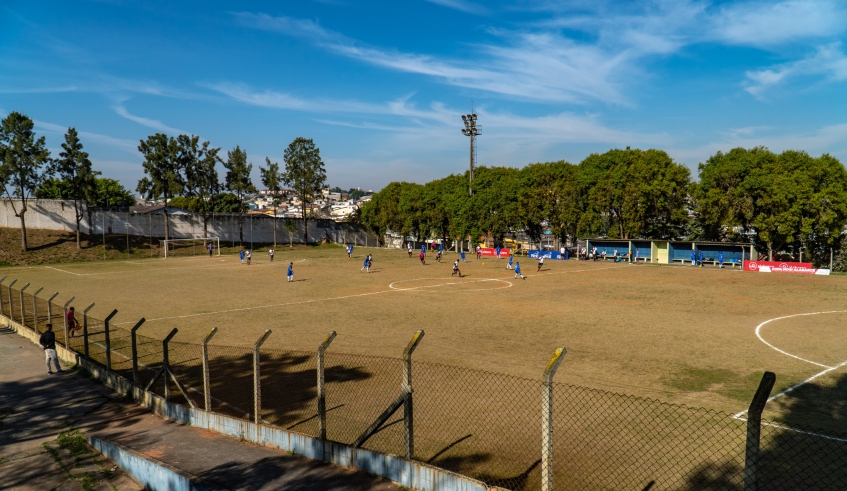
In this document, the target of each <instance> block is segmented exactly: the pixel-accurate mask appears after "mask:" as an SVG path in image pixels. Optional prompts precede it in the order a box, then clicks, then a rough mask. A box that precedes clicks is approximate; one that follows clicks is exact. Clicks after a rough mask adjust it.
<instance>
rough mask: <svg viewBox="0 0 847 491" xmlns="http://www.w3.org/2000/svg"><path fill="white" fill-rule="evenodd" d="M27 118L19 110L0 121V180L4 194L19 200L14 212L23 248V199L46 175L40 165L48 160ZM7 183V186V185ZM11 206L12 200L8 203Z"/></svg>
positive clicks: (42, 165) (48, 156) (27, 197)
mask: <svg viewBox="0 0 847 491" xmlns="http://www.w3.org/2000/svg"><path fill="white" fill-rule="evenodd" d="M34 126H35V125H34V124H33V122H32V120H31V119H29V118H28V117H27V116H25V115H23V114H21V113H19V112H11V113H9V115H7V116H6V117H5V118H3V121H2V122H1V123H0V156H1V157H2V162H0V181H2V183H3V190H4V192H5V194H6V196H8V197H10V198H11V197H13V196H14V197H16V198H19V199H20V200H21V208H20V210H15V215H16V216H18V217H19V218H20V220H21V248H22V250H24V251H26V250H27V242H26V220H25V218H24V214H25V213H26V211H27V200H28V199H29V198H30V197H31V196H32V195H33V193H34V192H35V190H36V189H38V187H39V185H40V184H41V182H42V181H43V180H44V178H45V177H46V175H45V174H46V173H45V172H43V170H44V169H43V168H44V166H45V165H46V164H47V163H48V162H49V160H50V151H49V150H47V146H46V145H45V143H44V137H43V136H42V137H41V138H38V139H36V138H35V131H34V129H33V128H34ZM9 187H11V190H10V189H9ZM12 206H13V208H14V206H15V205H14V203H12Z"/></svg>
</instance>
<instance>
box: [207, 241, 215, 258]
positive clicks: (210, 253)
mask: <svg viewBox="0 0 847 491" xmlns="http://www.w3.org/2000/svg"><path fill="white" fill-rule="evenodd" d="M206 249H209V257H212V250H213V249H214V247H213V246H212V243H211V242H209V243H208V244H206Z"/></svg>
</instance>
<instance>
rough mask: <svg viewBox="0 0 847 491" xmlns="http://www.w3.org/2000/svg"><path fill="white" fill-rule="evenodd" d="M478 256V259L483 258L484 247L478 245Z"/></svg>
mask: <svg viewBox="0 0 847 491" xmlns="http://www.w3.org/2000/svg"><path fill="white" fill-rule="evenodd" d="M476 258H477V259H480V258H482V247H480V246H476Z"/></svg>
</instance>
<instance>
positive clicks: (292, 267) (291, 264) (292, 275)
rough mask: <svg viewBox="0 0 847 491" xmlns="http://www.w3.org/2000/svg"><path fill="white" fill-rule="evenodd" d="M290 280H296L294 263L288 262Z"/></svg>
mask: <svg viewBox="0 0 847 491" xmlns="http://www.w3.org/2000/svg"><path fill="white" fill-rule="evenodd" d="M286 275H287V276H288V281H294V263H288V273H286Z"/></svg>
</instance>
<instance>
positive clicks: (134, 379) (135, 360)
mask: <svg viewBox="0 0 847 491" xmlns="http://www.w3.org/2000/svg"><path fill="white" fill-rule="evenodd" d="M146 320H147V319H145V318H144V317H142V318H141V320H140V321H138V322H137V323H136V324H135V326H134V327H133V328H132V329H131V330H130V331H129V334H130V337H131V338H132V383H133V385H135V386H138V344H137V343H136V340H135V331H137V330H138V328H139V327H141V324H144V321H146Z"/></svg>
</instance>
